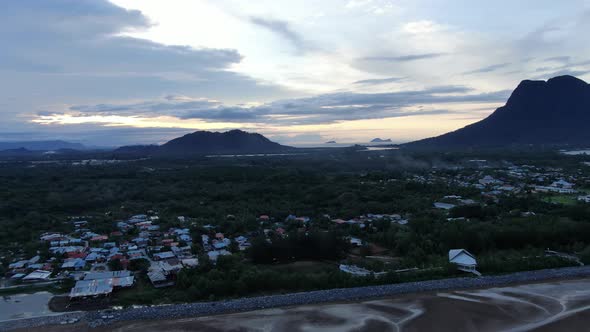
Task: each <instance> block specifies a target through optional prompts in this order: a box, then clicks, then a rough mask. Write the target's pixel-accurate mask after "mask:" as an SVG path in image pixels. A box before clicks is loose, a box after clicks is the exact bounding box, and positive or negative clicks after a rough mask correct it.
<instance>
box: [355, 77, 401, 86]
mask: <svg viewBox="0 0 590 332" xmlns="http://www.w3.org/2000/svg"><path fill="white" fill-rule="evenodd" d="M405 79H406V78H405V77H389V78H373V79H368V80H360V81H356V82H353V84H366V85H379V84H387V83H396V82H400V81H403V80H405Z"/></svg>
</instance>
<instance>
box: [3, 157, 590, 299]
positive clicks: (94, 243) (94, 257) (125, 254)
mask: <svg viewBox="0 0 590 332" xmlns="http://www.w3.org/2000/svg"><path fill="white" fill-rule="evenodd" d="M457 170H458V172H457V173H456V174H455V175H454V176H452V177H449V176H448V175H447V172H445V171H443V170H439V169H436V168H433V169H432V170H431V171H429V172H428V173H425V174H424V173H423V174H419V175H418V174H416V175H414V176H413V177H411V178H410V179H409V180H408V181H410V182H412V181H413V182H416V183H422V184H430V185H433V184H437V183H444V184H445V185H446V186H448V187H455V188H466V189H467V192H468V193H475V194H471V195H469V197H463V196H461V195H458V194H456V193H454V192H449V193H448V194H447V195H444V196H442V197H440V198H439V199H437V200H434V201H433V202H432V209H433V211H440V212H439V213H442V215H443V216H446V217H445V218H446V220H447V222H457V221H469V218H470V216H469V215H461V213H459V212H458V211H460V209H458V207H474V206H475V207H479V206H484V205H486V204H489V203H493V202H497V201H498V200H499V199H501V198H502V197H506V196H516V195H522V194H524V193H528V194H533V195H537V196H538V197H539V199H541V200H545V201H547V202H552V203H554V204H574V203H575V202H576V201H577V202H579V203H589V202H590V195H588V190H587V189H585V188H584V187H583V186H580V185H578V184H583V185H587V184H588V183H589V179H588V178H587V177H584V176H583V175H581V174H582V173H577V172H574V173H572V172H566V171H564V170H563V169H559V168H539V167H535V166H530V165H513V164H510V163H505V164H503V165H500V166H498V165H495V166H490V164H489V163H488V162H487V161H485V160H470V161H468V162H467V163H466V164H465V165H463V166H461V167H460V168H457ZM388 181H389V180H386V181H385V182H388ZM391 181H397V180H391ZM362 184H363V185H371V183H370V182H367V181H365V180H363V182H362ZM373 185H383V181H380V182H379V183H373ZM520 214H521V216H522V217H532V216H535V214H536V212H535V211H520ZM226 219H227V220H229V221H230V222H231V221H235V216H232V215H228V216H227V217H226ZM194 220H195V219H194V218H190V217H185V216H176V217H175V219H174V220H173V221H172V224H174V227H169V228H166V229H162V228H161V224H160V215H159V213H158V212H157V211H153V210H150V211H147V212H146V213H145V214H137V215H132V216H130V217H128V218H127V219H126V220H118V221H115V222H114V223H113V224H112V229H111V230H110V232H108V233H104V232H103V233H101V232H95V231H93V219H92V217H90V218H86V217H82V216H78V217H70V218H69V220H68V221H67V223H68V224H69V227H70V229H71V232H69V233H64V232H51V231H49V232H45V233H43V234H41V235H40V237H39V239H38V241H39V242H40V243H42V245H43V246H44V247H46V248H47V252H44V253H41V252H39V254H38V255H35V256H33V257H22V256H20V257H19V254H18V253H17V254H16V255H15V258H16V257H18V259H13V261H11V262H10V263H9V265H8V267H7V268H8V269H7V273H6V281H5V282H4V283H3V284H4V285H12V286H13V287H14V285H16V286H18V285H23V284H24V285H27V284H40V285H42V284H46V283H52V282H59V281H63V280H72V281H73V282H74V283H73V286H72V288H71V289H70V291H69V299H70V301H77V300H84V299H89V298H95V297H100V296H109V295H110V294H111V293H113V292H115V291H116V290H118V289H122V288H130V287H133V286H134V284H135V280H136V278H138V277H140V276H145V277H147V279H148V280H149V282H150V283H151V285H152V287H155V288H162V287H171V286H174V285H175V280H176V276H177V274H178V273H179V271H181V270H183V269H193V268H195V267H198V266H199V263H200V262H199V257H201V259H207V260H208V261H209V262H211V263H212V264H215V262H216V261H217V260H218V259H219V257H222V256H228V255H232V254H235V253H238V252H245V251H247V250H248V249H249V248H250V246H251V239H252V238H255V237H261V236H262V237H263V238H264V239H265V241H267V242H269V243H271V242H272V241H273V239H276V238H277V237H278V238H285V237H288V236H289V234H290V233H291V232H293V231H295V232H298V233H305V234H307V232H310V231H312V230H318V229H319V230H322V229H341V230H342V231H343V234H344V237H345V240H346V242H347V244H348V248H350V250H353V249H354V248H364V247H371V246H372V248H375V247H378V246H375V245H374V244H373V243H368V241H367V236H365V235H363V234H364V233H363V232H370V231H373V232H374V231H378V228H377V226H376V225H377V223H383V222H387V223H391V224H396V225H398V226H399V227H408V224H409V223H411V222H412V214H408V213H390V214H382V213H367V214H365V215H361V216H357V217H354V218H338V217H332V216H330V215H323V216H319V217H317V220H312V218H310V217H305V216H296V215H288V216H287V217H286V218H284V219H281V220H280V221H277V220H276V219H275V217H273V216H269V215H260V216H258V217H257V221H258V227H256V228H254V229H249V230H248V231H246V232H243V233H232V234H227V233H225V232H224V231H225V230H223V229H221V227H220V226H218V225H211V224H205V225H202V224H199V223H197V222H195V221H194ZM316 221H317V222H316ZM166 224H170V222H168V223H166ZM351 252H352V251H351ZM358 253H359V249H356V254H358ZM441 254H442V253H441ZM351 255H352V254H351ZM353 256H354V255H353ZM42 257H44V258H42ZM375 257H377V256H375ZM448 261H449V262H450V263H452V264H454V265H456V266H457V268H458V269H459V270H461V271H464V272H467V273H471V274H475V275H481V274H480V272H478V271H477V269H476V267H477V261H476V258H475V256H474V255H473V254H471V253H470V252H469V251H468V248H453V249H451V250H450V251H449V252H448ZM337 268H338V270H339V271H341V272H342V273H346V274H350V275H353V276H358V277H366V276H373V277H379V276H381V275H384V274H385V273H387V271H386V270H371V269H369V268H367V267H366V266H365V267H363V266H358V265H356V264H354V263H351V261H350V260H345V261H341V262H340V263H339V265H337ZM408 270H417V268H416V267H406V268H404V269H399V270H396V271H398V272H399V271H408Z"/></svg>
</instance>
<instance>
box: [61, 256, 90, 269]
mask: <svg viewBox="0 0 590 332" xmlns="http://www.w3.org/2000/svg"><path fill="white" fill-rule="evenodd" d="M85 266H86V261H85V260H83V259H82V258H68V259H66V260H65V261H64V263H63V264H62V265H61V268H62V269H69V270H81V269H83V268H84V267H85Z"/></svg>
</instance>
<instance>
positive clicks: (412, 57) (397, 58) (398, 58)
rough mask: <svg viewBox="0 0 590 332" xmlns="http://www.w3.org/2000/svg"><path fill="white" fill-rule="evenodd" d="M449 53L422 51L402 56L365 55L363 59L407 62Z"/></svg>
mask: <svg viewBox="0 0 590 332" xmlns="http://www.w3.org/2000/svg"><path fill="white" fill-rule="evenodd" d="M445 55H447V54H446V53H420V54H408V55H400V56H373V57H365V58H363V59H362V60H365V61H385V62H407V61H416V60H424V59H433V58H438V57H441V56H445Z"/></svg>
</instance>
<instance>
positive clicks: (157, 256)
mask: <svg viewBox="0 0 590 332" xmlns="http://www.w3.org/2000/svg"><path fill="white" fill-rule="evenodd" d="M174 257H176V255H174V253H173V252H172V251H164V252H159V253H156V254H154V260H156V261H159V260H163V259H169V258H174Z"/></svg>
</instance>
